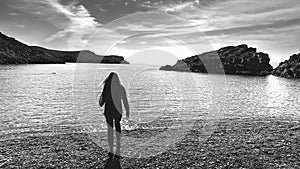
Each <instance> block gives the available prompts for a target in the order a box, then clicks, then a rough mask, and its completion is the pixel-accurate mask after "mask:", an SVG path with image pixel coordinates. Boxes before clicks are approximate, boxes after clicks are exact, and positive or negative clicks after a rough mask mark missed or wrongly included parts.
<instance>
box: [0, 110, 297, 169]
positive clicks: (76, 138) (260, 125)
mask: <svg viewBox="0 0 300 169" xmlns="http://www.w3.org/2000/svg"><path fill="white" fill-rule="evenodd" d="M201 128H202V126H201V125H198V126H197V127H195V128H194V129H193V130H191V131H190V132H188V134H187V135H186V137H185V138H184V139H183V140H182V141H180V142H178V143H177V144H175V145H173V146H172V147H171V148H170V149H168V150H167V151H166V152H163V153H162V154H158V155H156V156H152V157H149V158H140V159H134V158H127V157H121V159H120V165H121V166H122V168H153V167H156V168H181V167H191V168H228V167H229V168H297V167H300V163H299V156H298V155H299V154H300V119H299V118H298V119H295V118H292V117H267V116H261V117H258V116H256V117H246V118H239V117H228V118H222V119H221V120H220V121H219V122H218V123H217V124H216V129H215V130H214V132H213V133H212V135H211V136H210V137H209V138H208V139H207V140H205V141H204V142H201V141H199V138H198V137H199V136H201V133H202V132H201V131H202V129H201ZM0 148H1V154H2V157H4V158H6V159H8V160H7V161H6V162H5V163H2V166H1V164H0V166H1V167H4V168H10V167H20V168H26V167H30V168H39V167H63V168H66V167H71V168H89V167H98V168H104V166H105V163H106V162H107V159H108V156H107V151H105V150H104V149H103V148H101V147H99V146H97V145H96V144H95V143H94V142H92V141H91V139H90V138H89V137H88V135H87V134H86V133H76V132H75V133H68V132H66V133H65V134H55V135H52V136H29V137H26V138H20V139H12V140H5V141H0ZM2 161H3V160H2Z"/></svg>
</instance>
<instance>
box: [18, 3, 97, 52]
mask: <svg viewBox="0 0 300 169" xmlns="http://www.w3.org/2000/svg"><path fill="white" fill-rule="evenodd" d="M18 2H19V3H18V4H14V5H13V7H14V8H17V9H19V10H22V11H24V12H28V13H31V14H35V15H38V16H40V17H41V18H43V19H45V20H47V21H49V22H50V23H52V24H53V25H55V26H56V27H58V28H59V29H61V30H60V31H59V32H57V33H55V34H53V35H52V36H50V37H49V38H47V39H45V41H47V42H50V41H54V40H56V39H59V38H64V37H66V36H67V35H70V38H69V39H68V41H67V43H68V45H69V47H70V48H77V47H83V46H84V45H85V42H86V41H85V40H83V39H82V37H85V36H89V35H91V34H93V33H94V32H95V31H96V30H97V29H99V28H100V27H101V26H102V24H100V23H98V22H97V21H96V20H95V18H94V17H92V16H91V14H90V13H89V11H88V10H87V9H86V8H85V7H84V6H83V5H82V4H80V3H79V2H77V1H70V2H69V3H67V4H64V5H62V4H61V3H60V2H59V1H58V0H45V1H35V0H22V1H21V0H20V1H18Z"/></svg>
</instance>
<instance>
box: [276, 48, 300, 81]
mask: <svg viewBox="0 0 300 169" xmlns="http://www.w3.org/2000/svg"><path fill="white" fill-rule="evenodd" d="M272 74H273V75H275V76H280V77H285V78H300V53H299V54H294V55H292V56H290V59H289V60H286V61H284V62H281V63H280V64H279V65H278V67H276V68H275V69H274V70H273V72H272Z"/></svg>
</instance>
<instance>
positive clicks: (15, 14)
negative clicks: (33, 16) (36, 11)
mask: <svg viewBox="0 0 300 169" xmlns="http://www.w3.org/2000/svg"><path fill="white" fill-rule="evenodd" d="M9 15H10V16H18V15H19V14H17V13H14V12H11V13H9Z"/></svg>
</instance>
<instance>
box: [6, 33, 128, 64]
mask: <svg viewBox="0 0 300 169" xmlns="http://www.w3.org/2000/svg"><path fill="white" fill-rule="evenodd" d="M65 62H79V63H109V64H121V63H122V64H123V63H124V64H128V62H127V61H125V60H124V58H123V57H122V56H114V55H111V56H101V55H97V54H95V53H93V52H91V51H86V50H85V51H58V50H50V49H46V48H42V47H38V46H28V45H26V44H24V43H21V42H19V41H17V40H16V39H14V38H11V37H8V36H6V35H4V34H2V33H0V64H53V63H65Z"/></svg>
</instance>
